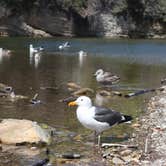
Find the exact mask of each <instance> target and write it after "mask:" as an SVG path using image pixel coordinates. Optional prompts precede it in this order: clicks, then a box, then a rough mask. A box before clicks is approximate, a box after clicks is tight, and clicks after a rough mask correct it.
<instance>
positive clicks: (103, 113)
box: [68, 96, 132, 145]
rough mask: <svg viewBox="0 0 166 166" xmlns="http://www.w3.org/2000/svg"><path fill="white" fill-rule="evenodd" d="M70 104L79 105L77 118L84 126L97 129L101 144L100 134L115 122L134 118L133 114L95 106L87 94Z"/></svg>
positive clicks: (96, 133)
mask: <svg viewBox="0 0 166 166" xmlns="http://www.w3.org/2000/svg"><path fill="white" fill-rule="evenodd" d="M68 105H69V106H75V105H78V108H77V111H76V113H77V118H78V120H79V121H80V123H81V124H82V125H83V126H84V127H86V128H88V129H91V130H93V131H95V137H96V135H97V136H98V145H100V134H101V133H102V132H103V131H105V130H107V129H109V128H111V127H112V126H113V125H115V124H120V123H124V122H128V121H131V120H132V117H131V116H128V115H123V114H122V113H120V112H117V111H114V110H111V109H108V108H103V107H97V106H93V105H92V101H91V99H90V98H89V97H87V96H80V97H78V98H77V100H75V101H72V102H70V103H69V104H68Z"/></svg>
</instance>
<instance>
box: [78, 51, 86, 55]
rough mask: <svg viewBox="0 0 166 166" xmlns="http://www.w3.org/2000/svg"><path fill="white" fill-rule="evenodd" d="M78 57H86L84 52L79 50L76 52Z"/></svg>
mask: <svg viewBox="0 0 166 166" xmlns="http://www.w3.org/2000/svg"><path fill="white" fill-rule="evenodd" d="M78 55H79V56H80V57H82V56H87V53H86V52H85V51H82V50H80V51H79V52H78Z"/></svg>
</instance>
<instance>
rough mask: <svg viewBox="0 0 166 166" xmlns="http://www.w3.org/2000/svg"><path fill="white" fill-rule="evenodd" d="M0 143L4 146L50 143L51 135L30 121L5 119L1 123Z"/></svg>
mask: <svg viewBox="0 0 166 166" xmlns="http://www.w3.org/2000/svg"><path fill="white" fill-rule="evenodd" d="M0 141H1V142H2V143H4V144H16V143H24V142H29V143H39V142H45V143H49V141H50V135H49V134H48V132H46V131H45V130H43V129H42V128H41V127H40V126H39V125H38V124H37V123H36V122H32V121H30V120H19V119H4V120H2V122H1V123H0Z"/></svg>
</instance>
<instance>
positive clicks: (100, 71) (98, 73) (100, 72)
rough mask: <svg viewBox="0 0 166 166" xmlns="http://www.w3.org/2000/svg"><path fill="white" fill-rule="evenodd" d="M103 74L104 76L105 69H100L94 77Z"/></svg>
mask: <svg viewBox="0 0 166 166" xmlns="http://www.w3.org/2000/svg"><path fill="white" fill-rule="evenodd" d="M103 74H104V70H103V69H98V70H97V71H96V73H95V74H94V75H95V76H98V75H103Z"/></svg>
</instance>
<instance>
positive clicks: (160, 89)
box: [124, 87, 164, 98]
mask: <svg viewBox="0 0 166 166" xmlns="http://www.w3.org/2000/svg"><path fill="white" fill-rule="evenodd" d="M163 90H164V88H162V87H160V88H154V89H144V90H139V91H136V92H133V93H129V94H126V95H124V97H126V98H129V97H133V96H138V95H141V94H145V93H149V92H155V91H163Z"/></svg>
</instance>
